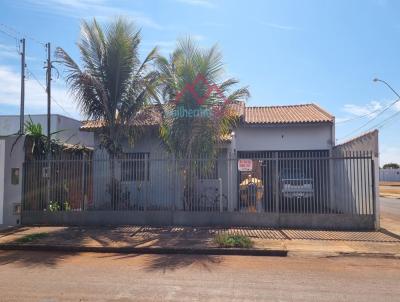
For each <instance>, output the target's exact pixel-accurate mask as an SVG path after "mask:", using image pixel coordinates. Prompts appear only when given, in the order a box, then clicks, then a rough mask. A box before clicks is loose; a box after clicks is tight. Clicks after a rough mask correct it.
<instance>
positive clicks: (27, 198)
mask: <svg viewBox="0 0 400 302" xmlns="http://www.w3.org/2000/svg"><path fill="white" fill-rule="evenodd" d="M243 159H247V160H251V163H252V165H251V170H250V171H239V169H238V164H239V162H240V161H241V160H243ZM373 169H374V167H373V158H372V155H371V154H370V153H367V152H363V153H361V152H360V153H354V154H351V155H350V156H349V155H346V156H340V157H330V156H329V154H328V153H326V152H320V153H319V154H316V153H313V154H307V153H306V152H298V153H296V152H291V153H287V152H281V153H279V152H271V153H268V154H266V153H263V154H260V155H259V156H255V155H254V154H241V155H240V156H238V158H228V157H226V156H223V155H221V156H219V157H218V158H215V159H207V158H197V159H174V158H172V157H168V156H155V155H152V154H150V153H129V154H123V155H119V156H116V157H114V158H113V159H111V158H109V157H108V156H98V155H97V156H94V155H79V156H74V157H69V158H68V159H51V160H47V159H37V160H31V161H28V162H26V163H25V164H24V181H23V183H24V188H23V209H22V210H23V212H24V213H29V212H30V211H48V212H59V211H71V212H73V211H92V210H112V211H187V212H246V213H286V214H353V215H372V214H374V207H375V197H374V186H375V179H374V171H373Z"/></svg>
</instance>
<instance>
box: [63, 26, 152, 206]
mask: <svg viewBox="0 0 400 302" xmlns="http://www.w3.org/2000/svg"><path fill="white" fill-rule="evenodd" d="M140 41H141V38H140V30H137V29H136V27H135V26H134V25H133V24H132V23H130V22H128V21H126V20H125V19H123V18H118V19H116V20H115V21H113V22H112V23H111V24H109V25H108V26H107V27H105V28H101V27H100V25H99V24H98V22H97V21H96V19H93V21H92V22H90V23H89V22H86V21H83V22H82V25H81V35H80V39H79V42H78V43H77V45H78V48H79V52H80V55H81V61H82V63H83V64H82V65H83V66H82V67H80V66H79V64H78V63H76V62H75V61H74V60H73V59H72V58H71V56H70V55H68V53H67V52H66V51H65V50H63V49H62V48H57V50H56V56H57V58H58V59H59V60H60V61H61V63H62V64H63V65H64V67H65V68H66V82H67V84H68V86H69V89H70V91H71V92H72V94H73V95H74V97H75V100H76V102H77V104H78V106H79V108H80V110H81V112H82V113H83V115H84V116H85V117H86V118H88V119H94V120H98V121H100V122H101V126H102V127H101V130H100V131H101V133H100V136H101V145H102V146H103V147H105V149H106V150H107V151H108V154H109V155H110V170H111V182H110V184H109V188H108V191H109V193H110V195H111V204H112V207H113V208H114V209H115V208H116V206H117V202H118V200H117V199H118V198H117V197H118V196H119V195H118V192H117V191H118V190H119V189H118V188H119V184H118V181H117V180H116V178H115V175H114V174H115V169H114V158H115V156H116V155H117V154H118V153H120V152H121V149H122V140H123V139H126V138H128V139H129V141H130V142H131V143H132V142H133V139H134V138H135V137H136V135H137V134H138V132H139V131H140V129H138V128H137V127H131V126H130V125H131V123H130V122H132V119H133V118H134V117H135V115H136V113H137V112H138V111H139V110H140V109H142V108H143V106H144V105H146V104H147V103H148V102H149V101H150V99H151V97H152V95H154V85H155V84H156V80H157V72H155V71H152V70H151V69H150V67H151V66H150V64H151V62H152V61H153V60H154V59H155V58H156V55H157V48H154V49H153V50H152V51H151V52H150V53H149V54H148V55H147V57H146V58H145V59H144V60H143V61H142V62H141V60H140V58H139V54H138V52H139V45H140Z"/></svg>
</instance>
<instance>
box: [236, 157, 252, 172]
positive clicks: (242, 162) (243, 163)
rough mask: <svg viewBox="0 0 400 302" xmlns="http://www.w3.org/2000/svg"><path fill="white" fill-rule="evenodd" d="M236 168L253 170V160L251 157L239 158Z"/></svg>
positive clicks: (242, 170)
mask: <svg viewBox="0 0 400 302" xmlns="http://www.w3.org/2000/svg"><path fill="white" fill-rule="evenodd" d="M238 169H239V171H241V172H248V171H252V170H253V160H251V159H239V161H238Z"/></svg>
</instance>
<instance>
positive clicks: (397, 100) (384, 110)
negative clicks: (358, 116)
mask: <svg viewBox="0 0 400 302" xmlns="http://www.w3.org/2000/svg"><path fill="white" fill-rule="evenodd" d="M399 101H400V98H399V99H396V100H395V101H394V102H392V103H390V104H389V105H388V106H386V107H385V108H383V109H382V110H381V111H380V112H379V113H378V114H377V115H376V116H375V117H373V118H372V119H370V120H369V121H368V122H366V123H365V124H363V125H362V126H360V127H358V128H357V129H355V130H353V131H352V132H350V133H348V134H347V135H346V136H344V137H342V138H341V139H342V140H343V139H346V138H348V137H349V136H351V135H352V134H354V133H355V132H358V131H359V130H361V129H362V128H364V127H365V126H367V125H368V124H370V123H371V122H372V121H374V120H376V118H377V117H378V116H380V115H381V114H382V113H384V112H386V111H387V110H388V109H389V108H391V107H392V106H394V105H395V104H396V103H397V102H399Z"/></svg>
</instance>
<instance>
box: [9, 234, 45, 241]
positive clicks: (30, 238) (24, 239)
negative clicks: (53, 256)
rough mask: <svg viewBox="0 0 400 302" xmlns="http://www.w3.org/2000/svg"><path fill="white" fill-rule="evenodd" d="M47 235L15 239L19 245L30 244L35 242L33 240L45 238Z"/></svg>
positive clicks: (33, 235) (31, 235) (32, 235)
mask: <svg viewBox="0 0 400 302" xmlns="http://www.w3.org/2000/svg"><path fill="white" fill-rule="evenodd" d="M48 235H49V234H48V233H36V234H28V235H25V236H23V237H21V238H19V239H17V240H16V241H17V242H19V243H29V242H32V241H35V240H38V239H41V238H45V237H47V236H48Z"/></svg>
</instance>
